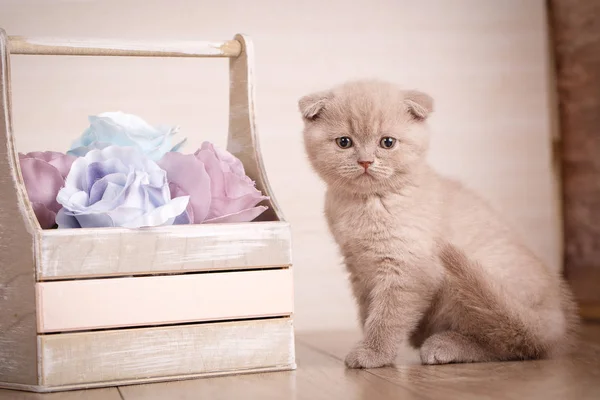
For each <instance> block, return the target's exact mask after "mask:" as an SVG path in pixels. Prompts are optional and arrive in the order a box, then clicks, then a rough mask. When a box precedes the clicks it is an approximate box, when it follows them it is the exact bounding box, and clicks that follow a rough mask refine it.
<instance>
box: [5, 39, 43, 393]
mask: <svg viewBox="0 0 600 400" xmlns="http://www.w3.org/2000/svg"><path fill="white" fill-rule="evenodd" d="M6 43H7V37H6V35H5V33H4V31H3V30H1V29H0V136H3V138H2V139H0V188H1V190H0V260H1V263H2V264H1V265H0V382H2V381H5V382H14V383H18V384H22V385H31V384H35V383H37V379H36V372H37V363H36V359H37V354H36V344H35V341H36V336H35V320H36V306H35V292H34V274H32V272H33V266H34V254H33V247H34V242H35V235H34V233H33V232H35V227H36V225H37V222H36V221H35V216H33V211H32V210H31V205H30V204H29V201H28V199H27V194H26V193H25V190H24V187H23V186H22V185H21V184H20V183H19V181H21V180H22V177H21V175H20V170H19V168H18V167H17V162H16V160H17V154H16V150H15V144H14V138H13V135H12V120H11V115H10V76H9V71H10V69H9V64H10V60H9V56H8V53H7V49H6Z"/></svg>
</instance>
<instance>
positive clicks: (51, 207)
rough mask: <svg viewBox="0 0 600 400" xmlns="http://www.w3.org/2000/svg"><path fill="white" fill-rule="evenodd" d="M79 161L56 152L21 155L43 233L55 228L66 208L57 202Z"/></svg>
mask: <svg viewBox="0 0 600 400" xmlns="http://www.w3.org/2000/svg"><path fill="white" fill-rule="evenodd" d="M75 160H76V157H73V156H70V155H66V154H63V153H58V152H54V151H43V152H42V151H34V152H31V153H27V154H23V153H19V161H20V164H21V174H22V175H23V181H24V182H25V188H26V189H27V195H28V196H29V201H30V202H31V205H32V206H33V211H34V212H35V216H36V217H37V219H38V221H39V223H40V226H41V227H42V229H49V228H52V227H53V226H54V224H55V222H56V213H58V211H59V210H60V209H61V208H62V206H61V205H60V204H58V202H57V201H56V195H57V194H58V191H59V190H60V189H61V188H62V187H63V186H64V184H65V178H66V176H67V175H68V174H69V170H70V169H71V164H73V161H75Z"/></svg>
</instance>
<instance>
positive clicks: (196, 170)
mask: <svg viewBox="0 0 600 400" xmlns="http://www.w3.org/2000/svg"><path fill="white" fill-rule="evenodd" d="M158 164H159V165H160V167H162V168H163V169H164V170H165V171H166V172H167V179H168V181H169V183H170V184H174V185H175V186H176V187H178V188H179V189H180V190H182V191H183V192H185V193H186V194H187V195H189V196H190V205H191V208H192V210H193V218H194V220H193V221H194V223H201V222H202V221H204V219H205V218H206V216H207V215H208V211H209V209H210V203H211V186H210V185H211V179H210V177H209V175H208V173H207V171H206V169H205V168H204V164H203V163H202V161H200V160H199V159H197V158H196V157H194V156H193V155H183V154H181V153H167V154H165V155H164V157H163V158H162V159H161V160H160V161H159V163H158ZM174 197H177V196H174V194H173V193H171V198H174Z"/></svg>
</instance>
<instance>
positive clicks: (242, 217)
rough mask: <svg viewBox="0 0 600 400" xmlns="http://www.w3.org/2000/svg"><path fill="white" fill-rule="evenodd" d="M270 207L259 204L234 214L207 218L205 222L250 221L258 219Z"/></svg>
mask: <svg viewBox="0 0 600 400" xmlns="http://www.w3.org/2000/svg"><path fill="white" fill-rule="evenodd" d="M267 208H268V207H265V206H258V207H253V208H249V209H246V210H242V211H238V212H236V213H233V214H227V215H223V216H220V217H217V218H212V219H207V220H206V221H204V223H205V224H215V223H221V224H223V223H238V222H250V221H253V220H254V219H256V217H258V216H259V215H260V214H262V213H263V212H265V211H266V210H267Z"/></svg>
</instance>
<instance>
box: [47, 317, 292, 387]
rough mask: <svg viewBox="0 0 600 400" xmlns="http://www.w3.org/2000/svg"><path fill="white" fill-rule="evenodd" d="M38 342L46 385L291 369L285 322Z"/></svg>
mask: <svg viewBox="0 0 600 400" xmlns="http://www.w3.org/2000/svg"><path fill="white" fill-rule="evenodd" d="M39 344H40V353H41V356H42V360H43V362H42V368H41V371H42V385H44V386H46V387H65V386H66V387H71V388H73V387H81V386H84V387H93V386H103V385H109V384H124V383H140V382H148V381H158V380H168V379H175V378H177V379H183V378H191V377H194V376H201V375H214V374H226V373H239V372H248V371H253V370H255V371H256V370H282V369H293V368H295V358H294V332H293V326H292V321H291V320H290V319H289V318H278V319H268V320H253V321H240V322H223V323H214V324H199V325H185V326H173V327H162V328H144V329H125V330H118V331H101V332H84V333H69V334H60V335H42V336H40V338H39Z"/></svg>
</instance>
